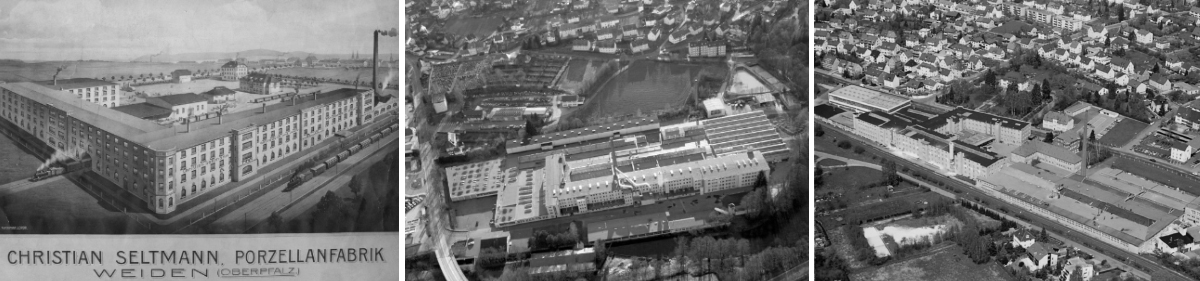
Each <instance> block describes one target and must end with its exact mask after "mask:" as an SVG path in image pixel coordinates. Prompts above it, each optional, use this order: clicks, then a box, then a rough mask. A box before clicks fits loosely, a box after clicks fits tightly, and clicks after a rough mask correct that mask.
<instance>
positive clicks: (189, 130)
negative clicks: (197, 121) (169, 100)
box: [183, 119, 192, 133]
mask: <svg viewBox="0 0 1200 281" xmlns="http://www.w3.org/2000/svg"><path fill="white" fill-rule="evenodd" d="M183 120H184V121H183V123H187V130H186V131H183V132H184V133H190V132H192V120H191V119H183Z"/></svg>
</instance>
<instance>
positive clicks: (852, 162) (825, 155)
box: [813, 151, 883, 170]
mask: <svg viewBox="0 0 1200 281" xmlns="http://www.w3.org/2000/svg"><path fill="white" fill-rule="evenodd" d="M813 152H815V153H816V155H817V157H821V159H834V160H838V161H842V162H846V164H845V165H838V166H860V167H867V168H871V169H876V170H882V169H883V168H882V167H881V166H879V164H875V163H871V162H866V161H862V160H855V159H850V158H846V157H842V156H838V155H833V154H829V153H828V152H824V151H813ZM838 166H829V167H838Z"/></svg>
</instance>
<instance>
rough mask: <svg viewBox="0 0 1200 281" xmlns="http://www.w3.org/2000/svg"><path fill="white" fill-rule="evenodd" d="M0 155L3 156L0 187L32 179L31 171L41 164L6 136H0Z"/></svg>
mask: <svg viewBox="0 0 1200 281" xmlns="http://www.w3.org/2000/svg"><path fill="white" fill-rule="evenodd" d="M0 155H4V165H0V185H2V184H6V183H10V182H13V181H16V180H22V179H25V178H28V177H32V176H33V172H34V171H33V170H34V169H37V167H38V165H41V164H42V161H41V160H38V159H37V157H33V155H32V154H29V153H28V152H25V151H24V150H21V148H20V147H18V144H16V143H14V142H13V141H12V139H9V138H8V136H0Z"/></svg>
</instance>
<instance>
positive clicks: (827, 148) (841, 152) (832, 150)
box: [813, 129, 879, 163]
mask: <svg viewBox="0 0 1200 281" xmlns="http://www.w3.org/2000/svg"><path fill="white" fill-rule="evenodd" d="M849 139H850V138H849V137H847V136H845V135H843V134H842V133H839V132H838V131H835V130H833V129H825V134H824V135H822V136H820V137H817V139H816V140H813V144H814V145H815V146H816V147H814V150H816V151H821V152H825V153H829V154H833V155H837V156H841V157H846V158H850V159H854V160H860V161H863V162H867V163H879V160H878V159H872V158H873V157H874V154H871V152H870V151H865V152H863V153H862V154H857V153H854V147H850V148H848V149H842V148H841V147H838V146H837V142H838V141H842V140H849ZM850 143H851V144H854V145H861V144H858V143H857V142H854V141H851V142H850Z"/></svg>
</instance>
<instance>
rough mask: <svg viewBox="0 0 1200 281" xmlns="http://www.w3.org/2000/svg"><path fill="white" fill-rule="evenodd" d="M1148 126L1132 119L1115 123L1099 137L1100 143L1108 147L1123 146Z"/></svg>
mask: <svg viewBox="0 0 1200 281" xmlns="http://www.w3.org/2000/svg"><path fill="white" fill-rule="evenodd" d="M1147 126H1150V124H1146V123H1142V121H1138V120H1134V119H1133V118H1125V119H1122V120H1121V121H1120V122H1117V124H1116V125H1114V126H1113V128H1112V129H1110V130H1109V131H1108V133H1105V134H1104V136H1103V137H1100V143H1102V144H1105V145H1110V146H1117V147H1120V146H1124V145H1125V144H1127V143H1129V141H1130V140H1133V137H1135V136H1137V134H1138V133H1139V132H1141V131H1142V130H1143V129H1146V127H1147Z"/></svg>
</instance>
